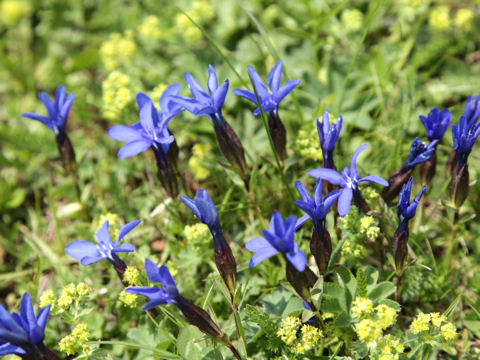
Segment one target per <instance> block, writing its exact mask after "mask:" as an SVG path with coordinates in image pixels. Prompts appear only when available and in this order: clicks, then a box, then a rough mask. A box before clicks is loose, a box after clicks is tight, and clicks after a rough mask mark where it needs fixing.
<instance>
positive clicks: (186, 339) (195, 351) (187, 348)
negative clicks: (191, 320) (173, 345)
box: [177, 325, 206, 360]
mask: <svg viewBox="0 0 480 360" xmlns="http://www.w3.org/2000/svg"><path fill="white" fill-rule="evenodd" d="M204 337H205V334H203V333H202V332H201V331H200V330H198V329H197V328H196V327H195V326H193V325H188V326H186V327H184V328H183V329H182V330H180V334H179V335H178V338H177V349H178V352H179V353H180V355H181V356H182V358H184V359H189V360H201V359H202V352H203V351H204V350H205V347H206V345H205V341H201V339H202V338H204Z"/></svg>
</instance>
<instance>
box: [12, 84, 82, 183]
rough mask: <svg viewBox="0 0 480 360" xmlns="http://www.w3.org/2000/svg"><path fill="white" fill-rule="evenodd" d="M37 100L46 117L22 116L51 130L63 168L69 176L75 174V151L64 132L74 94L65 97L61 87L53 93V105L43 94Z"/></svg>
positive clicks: (37, 115)
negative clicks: (43, 108)
mask: <svg viewBox="0 0 480 360" xmlns="http://www.w3.org/2000/svg"><path fill="white" fill-rule="evenodd" d="M38 98H39V99H40V101H41V102H42V103H43V105H44V106H45V109H46V110H47V116H44V115H40V114H35V113H30V112H27V113H23V114H22V116H23V117H26V118H29V119H32V120H37V121H40V122H41V123H42V124H44V125H45V126H47V127H48V128H49V129H50V130H53V132H54V133H55V139H56V141H57V147H58V152H59V154H60V158H61V159H62V163H63V166H64V168H65V170H66V171H67V172H68V173H69V174H75V173H76V162H75V151H74V149H73V146H72V143H71V141H70V139H69V138H68V136H67V133H66V131H65V126H66V124H67V120H68V114H69V112H70V108H71V107H72V105H73V101H74V100H75V94H68V95H67V93H66V88H65V86H63V85H61V86H59V87H58V88H57V90H56V91H55V99H54V102H53V104H52V101H51V100H50V98H49V97H48V95H47V94H46V93H44V92H40V93H39V94H38Z"/></svg>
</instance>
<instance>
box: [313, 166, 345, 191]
mask: <svg viewBox="0 0 480 360" xmlns="http://www.w3.org/2000/svg"><path fill="white" fill-rule="evenodd" d="M307 174H308V175H310V176H313V177H315V178H320V179H323V180H327V181H328V182H329V183H331V184H334V185H340V186H342V187H344V186H346V182H345V179H344V178H343V176H342V175H340V174H339V173H338V172H336V171H335V170H333V169H326V168H319V169H312V170H309V171H308V172H307Z"/></svg>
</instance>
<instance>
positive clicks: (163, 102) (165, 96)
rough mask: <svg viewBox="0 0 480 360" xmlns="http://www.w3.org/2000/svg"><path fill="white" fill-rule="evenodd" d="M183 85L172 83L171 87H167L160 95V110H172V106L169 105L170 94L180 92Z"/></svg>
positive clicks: (173, 94)
mask: <svg viewBox="0 0 480 360" xmlns="http://www.w3.org/2000/svg"><path fill="white" fill-rule="evenodd" d="M180 89H181V85H180V84H178V83H177V84H172V85H170V86H169V87H167V88H166V89H165V90H164V91H163V93H162V96H160V100H159V103H160V111H161V112H162V113H163V112H166V111H168V112H170V108H169V106H168V104H169V102H170V96H175V95H178V94H179V93H180Z"/></svg>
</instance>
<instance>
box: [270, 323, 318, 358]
mask: <svg viewBox="0 0 480 360" xmlns="http://www.w3.org/2000/svg"><path fill="white" fill-rule="evenodd" d="M299 329H300V332H299V331H298V330H299ZM297 333H299V337H297ZM277 335H278V336H279V337H280V338H281V339H282V341H283V342H285V344H287V345H289V346H290V347H291V350H292V351H293V352H294V353H297V354H304V353H305V352H307V351H309V350H311V349H313V348H315V346H316V345H317V344H318V341H319V340H320V338H322V337H323V332H322V331H321V330H320V329H317V328H316V327H314V326H312V325H308V324H303V325H302V322H301V321H300V319H299V318H296V317H292V316H289V317H286V318H284V319H282V322H281V324H280V328H279V329H278V331H277Z"/></svg>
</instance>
